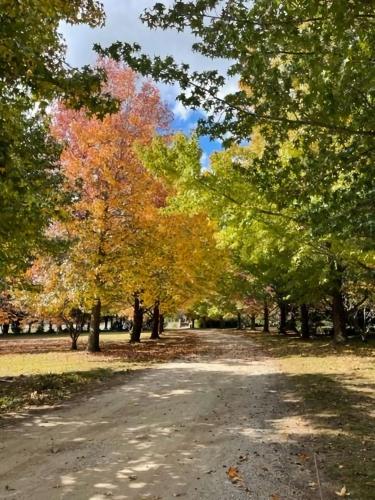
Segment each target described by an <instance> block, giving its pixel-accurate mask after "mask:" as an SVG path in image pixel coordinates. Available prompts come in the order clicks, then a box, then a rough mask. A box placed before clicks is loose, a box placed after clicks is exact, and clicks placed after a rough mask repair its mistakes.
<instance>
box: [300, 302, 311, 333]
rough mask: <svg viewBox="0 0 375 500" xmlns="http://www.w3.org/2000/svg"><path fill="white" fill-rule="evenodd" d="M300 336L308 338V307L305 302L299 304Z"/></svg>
mask: <svg viewBox="0 0 375 500" xmlns="http://www.w3.org/2000/svg"><path fill="white" fill-rule="evenodd" d="M301 337H302V338H303V339H309V338H310V329H309V308H308V306H307V304H302V305H301Z"/></svg>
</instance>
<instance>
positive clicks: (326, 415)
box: [249, 333, 375, 500]
mask: <svg viewBox="0 0 375 500" xmlns="http://www.w3.org/2000/svg"><path fill="white" fill-rule="evenodd" d="M249 336H251V338H253V339H254V340H255V341H256V342H257V343H258V344H259V345H260V346H261V347H262V348H263V349H264V350H265V351H266V352H268V353H269V354H270V355H271V356H272V357H273V358H275V359H276V360H277V363H278V364H279V366H280V368H281V370H282V373H283V376H282V377H281V379H282V380H283V381H284V382H285V384H284V385H285V387H284V392H283V394H282V396H283V398H284V400H285V401H286V404H287V405H289V407H290V410H291V411H292V412H295V415H296V416H298V415H299V416H302V418H303V419H304V420H306V421H307V423H308V424H309V425H310V426H311V427H312V429H313V432H312V434H311V435H310V436H308V440H309V441H310V447H311V449H312V450H314V451H316V453H317V457H318V463H319V468H320V469H321V474H322V478H323V481H324V478H327V480H328V479H329V478H330V479H333V480H334V481H336V482H337V483H338V484H342V486H345V487H346V489H347V492H349V493H350V498H353V499H357V500H365V499H366V500H367V499H370V498H371V499H372V498H375V496H374V491H375V440H374V417H375V390H374V389H375V362H374V361H375V342H374V340H371V341H369V342H368V343H362V342H361V341H351V342H349V343H347V344H345V345H340V346H337V345H334V344H332V342H331V341H330V339H327V338H325V339H315V340H312V341H308V342H306V341H302V340H300V339H298V338H295V337H283V336H280V335H277V334H270V335H265V334H261V333H250V334H249ZM291 391H292V394H291ZM339 493H340V491H339ZM342 496H345V495H344V494H343V495H342ZM337 498H339V496H337Z"/></svg>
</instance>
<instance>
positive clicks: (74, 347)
mask: <svg viewBox="0 0 375 500" xmlns="http://www.w3.org/2000/svg"><path fill="white" fill-rule="evenodd" d="M71 339H72V344H71V346H70V349H71V350H72V351H77V349H78V347H77V337H75V336H74V335H72V336H71Z"/></svg>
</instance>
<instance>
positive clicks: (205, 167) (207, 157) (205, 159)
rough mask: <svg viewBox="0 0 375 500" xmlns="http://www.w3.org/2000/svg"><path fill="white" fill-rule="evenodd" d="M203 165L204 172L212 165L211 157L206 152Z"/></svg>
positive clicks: (203, 155) (202, 161)
mask: <svg viewBox="0 0 375 500" xmlns="http://www.w3.org/2000/svg"><path fill="white" fill-rule="evenodd" d="M201 165H202V168H203V170H208V167H209V165H210V157H209V156H208V154H207V153H204V152H203V153H202V156H201Z"/></svg>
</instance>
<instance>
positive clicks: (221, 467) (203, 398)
mask: <svg viewBox="0 0 375 500" xmlns="http://www.w3.org/2000/svg"><path fill="white" fill-rule="evenodd" d="M183 334H184V333H183V332H182V333H181V335H183ZM196 335H198V336H199V337H200V338H202V339H203V338H204V340H205V341H209V342H210V343H212V346H213V347H212V349H213V353H214V351H215V346H217V344H218V343H220V344H221V345H223V344H225V346H226V347H225V350H224V353H223V352H221V354H220V356H219V357H217V356H214V354H212V355H210V354H205V355H201V356H199V357H191V358H189V359H186V360H182V361H177V362H170V363H166V364H160V365H157V366H155V367H153V368H150V369H147V370H144V371H140V372H135V373H133V374H131V375H124V380H123V383H121V384H117V385H115V386H113V385H112V386H109V387H106V388H105V389H104V390H103V391H97V392H95V393H94V394H91V396H87V397H84V398H81V399H80V400H77V399H75V400H73V401H70V402H68V403H65V404H64V405H63V406H62V407H61V408H58V409H54V410H51V409H47V410H43V411H41V412H38V413H35V412H34V413H31V414H30V415H29V416H28V417H27V418H24V419H20V420H19V421H16V422H15V423H14V424H12V425H9V424H7V425H6V426H5V427H3V428H1V429H0V433H1V441H0V454H1V465H0V498H1V499H7V498H9V499H27V500H54V499H69V500H70V499H82V500H86V499H90V500H104V499H108V498H112V499H116V500H117V499H118V500H120V499H137V500H138V499H152V500H157V499H159V500H172V499H175V498H181V499H183V500H188V499H197V500H198V499H199V500H204V499H210V500H230V499H235V500H242V499H249V498H251V499H259V500H263V499H264V500H281V499H282V500H291V499H299V500H305V499H306V500H309V499H319V492H318V490H317V489H316V485H314V483H315V482H316V477H315V471H314V468H313V463H312V459H311V456H312V450H310V449H309V448H308V445H306V447H305V444H304V436H306V435H308V433H309V432H310V429H309V428H308V426H307V424H306V423H304V421H303V419H302V417H301V418H300V417H298V416H296V415H294V416H293V415H289V414H288V411H286V410H285V406H287V404H288V401H287V398H288V396H287V395H286V393H285V390H283V391H282V395H281V392H280V390H279V385H278V384H279V378H280V373H279V368H278V366H277V363H276V362H275V361H274V360H271V359H269V358H267V357H266V355H263V354H262V353H261V352H260V351H259V348H257V347H256V346H255V345H254V344H253V343H252V341H251V340H250V339H248V338H246V335H244V334H242V335H230V334H223V333H218V332H215V331H211V332H197V333H196ZM292 397H293V394H292V393H291V394H290V398H292ZM228 471H229V475H232V480H231V479H230V477H229V475H228ZM325 498H329V497H327V496H326V497H325Z"/></svg>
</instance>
